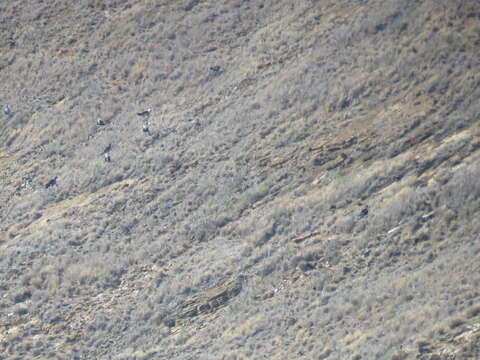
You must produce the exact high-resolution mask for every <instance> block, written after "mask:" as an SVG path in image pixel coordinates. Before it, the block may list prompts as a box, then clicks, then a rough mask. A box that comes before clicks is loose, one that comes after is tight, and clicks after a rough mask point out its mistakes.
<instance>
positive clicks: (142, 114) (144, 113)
mask: <svg viewBox="0 0 480 360" xmlns="http://www.w3.org/2000/svg"><path fill="white" fill-rule="evenodd" d="M151 112H152V109H147V110H144V111H141V112H138V113H137V115H138V116H141V117H148V116H150V113H151Z"/></svg>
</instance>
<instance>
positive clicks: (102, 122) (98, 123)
mask: <svg viewBox="0 0 480 360" xmlns="http://www.w3.org/2000/svg"><path fill="white" fill-rule="evenodd" d="M97 125H98V126H103V125H105V121H103V120H102V119H97Z"/></svg>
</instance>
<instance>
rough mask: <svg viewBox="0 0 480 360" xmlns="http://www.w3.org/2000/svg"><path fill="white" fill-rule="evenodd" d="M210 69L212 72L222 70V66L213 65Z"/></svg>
mask: <svg viewBox="0 0 480 360" xmlns="http://www.w3.org/2000/svg"><path fill="white" fill-rule="evenodd" d="M210 70H212V71H213V72H215V73H217V72H219V71H220V70H222V68H221V67H220V66H218V65H215V66H211V67H210Z"/></svg>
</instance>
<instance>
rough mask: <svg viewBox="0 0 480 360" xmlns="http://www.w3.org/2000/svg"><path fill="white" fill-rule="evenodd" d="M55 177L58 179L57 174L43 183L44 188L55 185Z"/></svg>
mask: <svg viewBox="0 0 480 360" xmlns="http://www.w3.org/2000/svg"><path fill="white" fill-rule="evenodd" d="M57 179H58V176H55V177H54V178H52V179H50V180H49V181H48V182H47V183H46V184H45V189H48V188H50V187H52V186H55V185H57Z"/></svg>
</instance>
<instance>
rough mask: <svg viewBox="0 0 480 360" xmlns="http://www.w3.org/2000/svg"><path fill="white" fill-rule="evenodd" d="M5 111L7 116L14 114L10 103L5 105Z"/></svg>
mask: <svg viewBox="0 0 480 360" xmlns="http://www.w3.org/2000/svg"><path fill="white" fill-rule="evenodd" d="M3 113H4V114H5V115H7V116H8V115H12V109H10V107H9V106H8V105H5V107H4V108H3Z"/></svg>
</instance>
